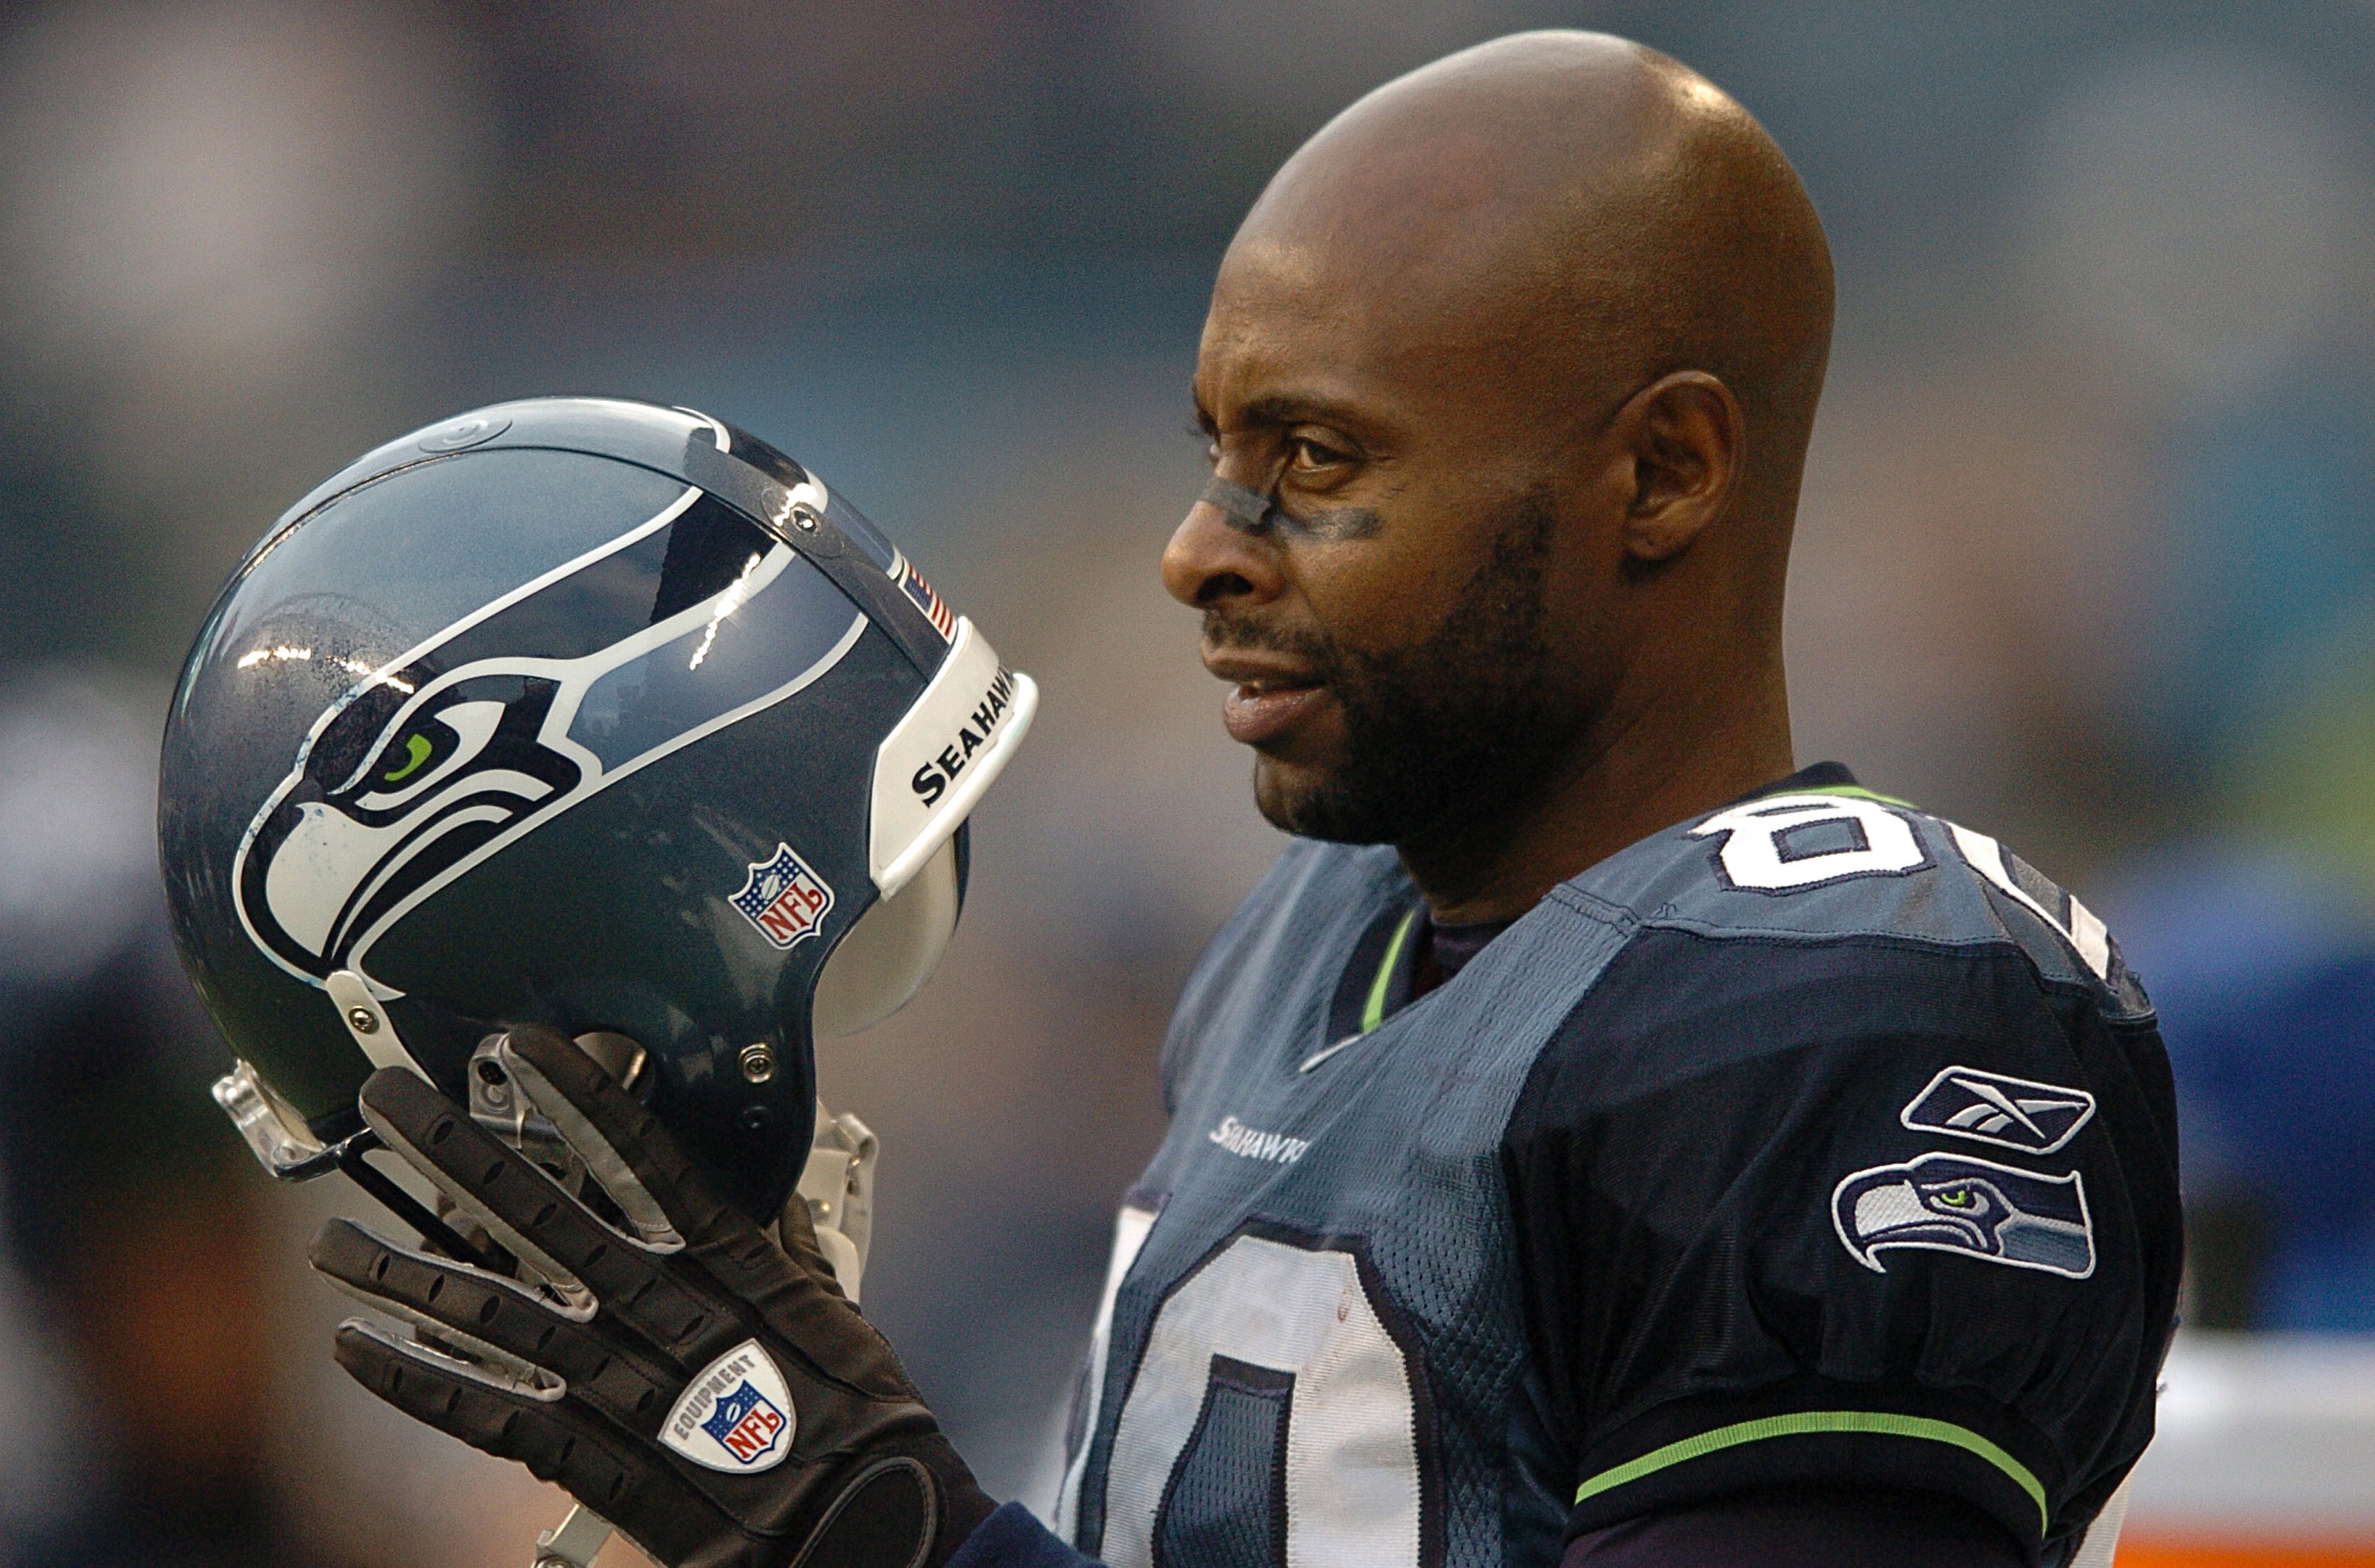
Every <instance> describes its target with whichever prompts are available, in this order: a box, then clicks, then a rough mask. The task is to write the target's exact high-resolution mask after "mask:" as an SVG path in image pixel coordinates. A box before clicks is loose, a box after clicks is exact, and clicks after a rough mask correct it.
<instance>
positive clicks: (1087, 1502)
mask: <svg viewBox="0 0 2375 1568" xmlns="http://www.w3.org/2000/svg"><path fill="white" fill-rule="evenodd" d="M1407 895H1408V882H1407V880H1406V878H1404V877H1403V875H1402V873H1401V870H1400V866H1399V864H1398V862H1397V861H1396V860H1395V858H1394V856H1393V854H1392V852H1391V851H1390V850H1346V849H1342V848H1340V847H1337V846H1323V845H1318V844H1312V843H1296V844H1294V845H1293V846H1291V847H1290V848H1289V849H1288V850H1287V852H1286V854H1285V855H1283V856H1282V859H1281V861H1280V863H1279V865H1278V866H1277V867H1275V868H1274V869H1273V870H1272V872H1271V874H1270V878H1268V879H1267V880H1266V881H1265V884H1264V888H1263V890H1261V891H1259V892H1258V893H1257V894H1256V895H1255V896H1254V898H1253V899H1251V900H1249V901H1248V902H1247V905H1246V907H1245V909H1244V910H1243V911H1241V912H1240V913H1239V914H1238V916H1237V917H1235V919H1233V920H1232V922H1231V924H1230V925H1229V926H1228V927H1227V928H1225V929H1224V930H1223V933H1222V935H1221V936H1220V937H1218V938H1217V939H1216V940H1215V943H1214V945H1213V949H1212V950H1211V952H1210V953H1208V955H1207V957H1206V959H1205V961H1204V962H1203V964H1202V965H1200V966H1199V971H1198V974H1197V976H1196V978H1195V979H1193V980H1191V982H1190V984H1189V987H1188V993H1187V995H1186V996H1185V997H1184V998H1183V1000H1182V1003H1181V1007H1180V1011H1179V1015H1178V1018H1177V1020H1176V1022H1175V1024H1174V1027H1173V1032H1172V1037H1171V1041H1170V1043H1169V1044H1168V1045H1167V1046H1166V1052H1165V1056H1166V1077H1167V1079H1168V1094H1167V1098H1169V1099H1170V1101H1171V1102H1172V1109H1173V1113H1174V1119H1173V1124H1172V1130H1171V1133H1170V1135H1169V1137H1168V1138H1166V1139H1165V1142H1164V1147H1163V1149H1162V1151H1161V1152H1160V1153H1159V1154H1158V1155H1157V1156H1156V1158H1155V1160H1154V1162H1153V1164H1152V1166H1151V1167H1150V1169H1149V1171H1148V1173H1147V1176H1146V1178H1145V1179H1144V1181H1143V1182H1142V1183H1141V1187H1142V1188H1146V1189H1151V1190H1152V1191H1154V1192H1158V1193H1163V1194H1164V1195H1166V1197H1165V1202H1164V1208H1163V1212H1162V1217H1161V1219H1159V1220H1157V1221H1156V1222H1155V1225H1154V1228H1153V1231H1152V1233H1151V1234H1150V1236H1149V1237H1148V1239H1147V1241H1146V1243H1145V1245H1144V1247H1143V1248H1142V1249H1141V1251H1140V1254H1139V1257H1138V1260H1137V1263H1136V1265H1135V1266H1134V1267H1132V1268H1131V1270H1130V1272H1129V1276H1128V1279H1126V1280H1125V1281H1124V1282H1123V1284H1122V1287H1121V1289H1120V1291H1119V1292H1118V1294H1117V1297H1116V1302H1115V1311H1114V1319H1113V1333H1112V1338H1111V1341H1110V1345H1111V1349H1110V1351H1109V1355H1108V1360H1107V1363H1106V1367H1105V1388H1104V1394H1103V1397H1102V1399H1101V1401H1100V1420H1099V1422H1098V1425H1099V1429H1100V1430H1099V1431H1098V1432H1096V1433H1094V1434H1093V1437H1092V1439H1091V1448H1090V1451H1089V1455H1088V1461H1087V1464H1086V1467H1085V1468H1084V1470H1083V1473H1082V1484H1081V1487H1080V1492H1079V1503H1078V1522H1077V1525H1076V1527H1075V1534H1074V1539H1075V1540H1076V1541H1077V1542H1078V1544H1079V1545H1080V1546H1081V1550H1086V1551H1089V1552H1091V1553H1093V1554H1096V1555H1101V1556H1103V1557H1104V1558H1105V1560H1106V1561H1108V1562H1128V1561H1129V1558H1130V1554H1131V1551H1132V1550H1134V1549H1133V1548H1132V1547H1131V1546H1130V1545H1129V1544H1128V1542H1120V1543H1117V1541H1116V1539H1114V1534H1115V1533H1114V1532H1113V1531H1111V1530H1110V1529H1109V1528H1108V1525H1109V1519H1108V1508H1107V1498H1106V1492H1107V1484H1108V1483H1107V1478H1106V1474H1105V1468H1106V1465H1107V1462H1108V1460H1109V1458H1110V1456H1111V1452H1112V1448H1113V1444H1114V1434H1115V1428H1116V1426H1117V1423H1118V1422H1119V1421H1121V1420H1122V1416H1123V1411H1124V1409H1125V1408H1126V1407H1127V1405H1128V1399H1129V1396H1130V1392H1131V1390H1130V1386H1129V1385H1130V1383H1131V1380H1132V1376H1133V1373H1135V1372H1136V1370H1137V1365H1138V1362H1139V1358H1140V1354H1141V1353H1142V1351H1143V1350H1144V1348H1145V1344H1146V1340H1147V1337H1148V1334H1149V1331H1150V1328H1151V1327H1152V1324H1153V1322H1154V1320H1155V1318H1156V1315H1157V1314H1158V1313H1159V1312H1160V1310H1161V1309H1162V1307H1163V1305H1164V1300H1165V1299H1166V1298H1167V1297H1168V1296H1169V1295H1171V1294H1172V1293H1174V1292H1175V1291H1177V1290H1178V1289H1179V1288H1180V1287H1181V1286H1182V1285H1183V1284H1184V1283H1186V1281H1187V1280H1188V1279H1189V1278H1190V1277H1192V1276H1193V1274H1194V1273H1195V1272H1196V1271H1197V1270H1198V1268H1199V1266H1204V1265H1206V1264H1207V1263H1208V1262H1209V1261H1210V1260H1211V1259H1212V1258H1213V1257H1215V1256H1218V1255H1219V1254H1220V1253H1221V1252H1222V1251H1223V1249H1224V1248H1226V1246H1227V1245H1228V1244H1230V1242H1231V1241H1232V1240H1233V1239H1235V1238H1237V1237H1239V1236H1241V1235H1255V1236H1260V1237H1267V1238H1272V1239H1287V1240H1290V1241H1291V1243H1292V1244H1295V1245H1299V1246H1304V1247H1310V1248H1317V1249H1329V1248H1333V1249H1338V1250H1350V1251H1353V1253H1355V1254H1356V1256H1357V1257H1358V1260H1359V1264H1360V1267H1361V1274H1362V1277H1363V1279H1364V1280H1365V1283H1366V1284H1367V1285H1368V1286H1369V1288H1370V1294H1371V1299H1372V1303H1373V1304H1374V1306H1375V1308H1376V1310H1377V1313H1378V1315H1379V1316H1380V1317H1381V1318H1382V1319H1383V1320H1384V1321H1385V1326H1386V1328H1387V1331H1388V1333H1390V1334H1391V1335H1393V1337H1394V1338H1395V1340H1396V1342H1397V1343H1399V1344H1400V1345H1401V1347H1402V1348H1403V1350H1404V1351H1405V1353H1406V1355H1407V1357H1408V1362H1409V1365H1410V1368H1411V1373H1412V1382H1413V1385H1414V1388H1413V1398H1414V1404H1415V1409H1413V1411H1412V1416H1411V1418H1410V1420H1411V1421H1412V1424H1413V1426H1414V1427H1415V1429H1416V1434H1417V1438H1418V1444H1417V1464H1418V1468H1419V1474H1418V1475H1417V1477H1416V1478H1415V1480H1416V1482H1417V1484H1418V1487H1419V1491H1420V1495H1421V1500H1422V1501H1421V1515H1422V1524H1421V1530H1422V1536H1423V1537H1424V1539H1423V1541H1422V1544H1421V1555H1422V1557H1423V1559H1424V1561H1427V1562H1445V1563H1451V1564H1462V1565H1465V1564H1475V1565H1478V1568H1483V1565H1484V1564H1496V1563H1499V1562H1503V1561H1504V1560H1505V1546H1506V1537H1507V1535H1508V1533H1509V1531H1510V1529H1511V1528H1512V1527H1513V1526H1512V1522H1511V1521H1510V1520H1508V1519H1505V1513H1508V1512H1511V1511H1512V1509H1513V1506H1514V1512H1515V1514H1516V1515H1518V1519H1517V1521H1516V1524H1515V1527H1516V1528H1518V1529H1520V1530H1522V1531H1523V1532H1524V1533H1526V1534H1528V1535H1530V1536H1532V1537H1534V1538H1537V1539H1539V1540H1540V1541H1541V1542H1542V1543H1543V1544H1544V1545H1546V1546H1547V1547H1548V1548H1549V1550H1551V1551H1552V1553H1553V1555H1554V1554H1555V1549H1556V1542H1557V1539H1558V1534H1559V1529H1560V1527H1561V1525H1562V1524H1563V1522H1564V1518H1565V1515H1566V1508H1567V1500H1566V1492H1567V1491H1569V1490H1571V1483H1568V1482H1567V1481H1566V1479H1565V1477H1564V1476H1563V1475H1561V1474H1558V1473H1554V1472H1553V1473H1541V1474H1529V1475H1513V1474H1512V1465H1513V1463H1514V1462H1515V1461H1514V1460H1513V1449H1512V1444H1511V1443H1510V1441H1509V1431H1508V1429H1509V1425H1510V1412H1511V1410H1512V1409H1513V1408H1514V1407H1515V1406H1516V1405H1517V1404H1518V1399H1517V1398H1516V1397H1515V1395H1516V1387H1517V1385H1518V1380H1519V1377H1520V1373H1521V1372H1522V1369H1523V1365H1524V1362H1525V1360H1526V1351H1525V1344H1524V1333H1523V1327H1522V1315H1521V1312H1520V1309H1519V1304H1518V1278H1517V1272H1516V1267H1515V1256H1516V1253H1515V1248H1514V1247H1513V1245H1512V1238H1511V1236H1510V1233H1509V1225H1508V1214H1509V1206H1508V1203H1507V1197H1506V1193H1505V1190H1504V1185H1503V1174H1502V1170H1501V1161H1500V1142H1501V1135H1502V1130H1503V1128H1504V1126H1506V1124H1507V1120H1508V1116H1509V1112H1510V1107H1511V1103H1512V1102H1513V1101H1514V1100H1515V1098H1516V1096H1517V1094H1518V1090H1519V1088H1520V1087H1521V1084H1522V1080H1523V1079H1524V1076H1525V1068H1526V1067H1527V1065H1528V1064H1530V1062H1531V1060H1532V1058H1533V1056H1534V1055H1536V1054H1537V1053H1538V1052H1539V1051H1540V1050H1541V1048H1542V1043H1543V1041H1544V1040H1545V1039H1546V1038H1547V1037H1548V1036H1549V1034H1550V1032H1552V1030H1553V1029H1554V1028H1555V1026H1556V1025H1557V1023H1558V1022H1559V1020H1561V1019H1562V1018H1563V1017H1565V1016H1566V1013H1567V1011H1568V1010H1569V1009H1570V1008H1572V1007H1573V1006H1574V1005H1575V1002H1576V1000H1577V997H1578V996H1580V995H1581V994H1582V992H1583V991H1584V990H1585V989H1586V988H1587V987H1588V986H1589V984H1590V981H1591V979H1592V977H1593V976H1594V975H1596V974H1597V973H1599V971H1600V969H1601V966H1602V965H1604V964H1605V963H1606V962H1607V961H1608V959H1609V958H1610V956H1611V955H1613V953H1614V952H1615V951H1616V949H1618V948H1619V947H1620V946H1622V944H1623V941H1624V938H1625V935H1626V934H1627V932H1628V931H1629V929H1630V924H1629V922H1628V921H1626V920H1625V919H1624V918H1622V917H1621V916H1617V915H1615V914H1614V912H1612V911H1609V910H1607V909H1605V908H1604V907H1601V906H1599V905H1597V904H1596V903H1595V902H1593V901H1590V900H1589V899H1588V898H1583V897H1579V896H1577V895H1576V894H1574V893H1573V892H1571V891H1569V890H1561V891H1560V892H1557V893H1554V895H1553V897H1552V898H1550V899H1549V900H1546V901H1545V902H1543V904H1542V905H1541V906H1540V907H1539V908H1538V909H1536V910H1535V911H1534V912H1532V913H1531V914H1529V915H1528V916H1527V917H1526V918H1525V919H1524V920H1521V921H1520V922H1518V924H1517V925H1515V926H1513V927H1511V929H1510V930H1509V931H1508V932H1507V933H1506V934H1505V935H1504V936H1503V937H1501V938H1500V939H1499V940H1497V941H1495V942H1494V943H1493V944H1492V945H1491V946H1490V947H1488V948H1487V949H1485V950H1484V951H1483V953H1482V954H1480V955H1479V956H1478V957H1477V958H1476V959H1475V961H1473V962H1472V963H1471V964H1470V965H1469V966H1468V967H1467V968H1466V969H1465V970H1464V971H1463V973H1461V974H1460V976H1459V978H1458V979H1456V980H1455V981H1453V982H1451V983H1450V984H1446V985H1444V986H1442V987H1441V988H1439V989H1438V990H1436V991H1435V992H1433V993H1431V994H1430V995H1428V996H1424V997H1423V998H1421V999H1420V1000H1419V1001H1417V1002H1415V1003H1412V1004H1411V1005H1410V1006H1408V1007H1406V1008H1402V1009H1401V1010H1400V1011H1399V1012H1397V1013H1396V1014H1394V1015H1393V1016H1392V1017H1390V1018H1388V1019H1387V1020H1385V1021H1384V1022H1383V1023H1382V1024H1381V1025H1380V1026H1379V1027H1378V1028H1377V1029H1376V1030H1375V1031H1373V1032H1371V1033H1370V1034H1368V1035H1366V1036H1365V1037H1363V1038H1362V1039H1361V1040H1360V1041H1358V1042H1357V1043H1355V1044H1353V1045H1352V1046H1351V1047H1349V1048H1347V1049H1345V1050H1343V1051H1341V1052H1340V1053H1338V1054H1337V1055H1334V1056H1332V1057H1330V1058H1329V1060H1328V1061H1326V1062H1325V1063H1324V1064H1323V1065H1321V1066H1320V1067H1317V1068H1316V1069H1315V1070H1314V1071H1312V1072H1310V1073H1303V1072H1299V1071H1298V1070H1297V1067H1298V1066H1299V1064H1300V1063H1302V1062H1303V1061H1304V1060H1306V1058H1307V1057H1308V1056H1309V1055H1311V1054H1312V1053H1314V1052H1316V1051H1318V1050H1320V1049H1322V1048H1323V1047H1324V1046H1326V1045H1327V1044H1329V1043H1330V1042H1329V1039H1328V1015H1329V1002H1330V1000H1331V998H1332V996H1333V994H1334V992H1335V990H1336V988H1337V982H1338V979H1339V977H1340V975H1341V973H1342V970H1343V967H1344V965H1345V963H1346V961H1347V960H1348V958H1349V956H1350V955H1351V953H1352V950H1353V948H1354V947H1355V946H1356V945H1358V944H1359V942H1360V940H1361V938H1362V937H1363V936H1364V935H1365V934H1366V932H1367V929H1368V926H1369V925H1370V924H1371V922H1372V920H1373V918H1374V916H1375V915H1376V914H1377V912H1378V911H1379V910H1380V909H1381V908H1383V907H1385V906H1386V905H1387V904H1388V902H1392V901H1398V900H1402V899H1406V898H1407ZM1232 1124H1234V1125H1235V1126H1245V1127H1249V1128H1256V1129H1261V1130H1264V1131H1270V1130H1275V1129H1278V1128H1282V1127H1292V1128H1294V1137H1295V1138H1299V1139H1302V1140H1303V1141H1304V1142H1305V1143H1306V1149H1305V1151H1304V1152H1302V1153H1301V1154H1300V1155H1299V1156H1297V1157H1296V1158H1294V1160H1292V1161H1287V1162H1280V1161H1268V1160H1261V1159H1255V1158H1247V1157H1246V1156H1243V1155H1240V1154H1236V1153H1234V1152H1232V1151H1231V1150H1230V1149H1228V1148H1226V1147H1223V1145H1221V1144H1220V1143H1217V1142H1216V1141H1215V1135H1216V1133H1218V1132H1219V1131H1220V1130H1221V1129H1223V1127H1225V1126H1229V1125H1232ZM1296 1419H1297V1420H1298V1421H1303V1420H1306V1412H1305V1411H1304V1409H1302V1408H1301V1407H1300V1405H1299V1406H1298V1411H1297V1417H1296ZM1307 1419H1308V1420H1309V1421H1312V1422H1313V1423H1314V1424H1315V1426H1324V1424H1325V1423H1326V1422H1327V1421H1328V1420H1329V1412H1328V1411H1326V1410H1324V1409H1311V1410H1310V1411H1309V1412H1308V1415H1307ZM1166 1480H1167V1478H1157V1477H1152V1476H1129V1475H1121V1476H1116V1477H1114V1478H1112V1481H1111V1488H1112V1491H1113V1493H1114V1500H1115V1501H1116V1502H1117V1503H1121V1504H1123V1505H1124V1506H1126V1507H1128V1508H1129V1509H1131V1510H1133V1511H1135V1512H1137V1513H1144V1512H1146V1511H1147V1510H1148V1507H1149V1493H1150V1491H1155V1490H1158V1489H1160V1488H1161V1487H1162V1486H1164V1484H1165V1481H1166ZM1513 1499H1514V1500H1516V1501H1515V1503H1514V1505H1513ZM1292 1522H1293V1516H1292V1515H1290V1523H1292Z"/></svg>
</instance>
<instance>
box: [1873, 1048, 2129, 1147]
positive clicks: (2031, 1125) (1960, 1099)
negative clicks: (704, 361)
mask: <svg viewBox="0 0 2375 1568" xmlns="http://www.w3.org/2000/svg"><path fill="white" fill-rule="evenodd" d="M2094 1114H2095V1097H2094V1096H2093V1095H2091V1094H2089V1093H2087V1092H2086V1091H2085V1090H2083V1089H2064V1088H2062V1087H2061V1086H2060V1085H2059V1084H2051V1083H2032V1082H2030V1081H2029V1080H2028V1079H2025V1078H2006V1077H2005V1076H2004V1075H2003V1074H2002V1073H1989V1072H1981V1071H1979V1069H1978V1068H1977V1067H1948V1068H1946V1069H1945V1070H1944V1072H1942V1073H1940V1074H1939V1075H1938V1076H1937V1077H1936V1078H1933V1079H1931V1080H1930V1082H1929V1085H1928V1087H1926V1088H1925V1089H1923V1090H1922V1091H1921V1092H1920V1093H1919V1094H1917V1095H1915V1096H1914V1097H1913V1099H1912V1102H1910V1103H1908V1105H1907V1106H1906V1107H1905V1109H1904V1111H1903V1112H1902V1113H1901V1114H1899V1115H1898V1117H1897V1120H1898V1121H1900V1122H1903V1123H1904V1124H1905V1125H1906V1126H1908V1127H1910V1128H1912V1129H1913V1130H1914V1131H1915V1132H1938V1133H1944V1134H1945V1135H1946V1136H1947V1137H1949V1138H1971V1139H1974V1140H1975V1141H1977V1142H1979V1143H1993V1144H2001V1145H2002V1146H2003V1147H2004V1148H2006V1149H2019V1150H2020V1151H2021V1152H2022V1153H2024V1154H2050V1153H2052V1152H2053V1151H2054V1150H2055V1149H2060V1148H2061V1147H2062V1145H2064V1144H2066V1143H2068V1142H2069V1141H2070V1140H2071V1139H2072V1138H2076V1137H2077V1136H2078V1129H2079V1128H2080V1127H2083V1126H2086V1123H2087V1120H2088V1119H2089V1118H2090V1117H2092V1116H2093V1115H2094Z"/></svg>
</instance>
